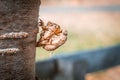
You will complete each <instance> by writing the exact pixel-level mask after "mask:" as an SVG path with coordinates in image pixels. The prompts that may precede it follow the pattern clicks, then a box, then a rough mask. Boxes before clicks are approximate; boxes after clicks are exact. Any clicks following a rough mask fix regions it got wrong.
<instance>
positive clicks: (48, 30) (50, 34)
mask: <svg viewBox="0 0 120 80" xmlns="http://www.w3.org/2000/svg"><path fill="white" fill-rule="evenodd" d="M40 21H41V22H40V25H41V26H40V27H41V28H42V31H41V33H40V39H39V41H38V42H37V46H38V47H43V48H44V49H45V50H47V51H53V50H55V49H57V48H58V47H60V46H61V45H63V44H64V43H65V42H66V40H67V31H66V30H64V29H61V27H60V26H59V25H58V24H56V23H53V22H48V23H47V25H46V26H45V25H43V24H44V23H43V21H42V20H40Z"/></svg>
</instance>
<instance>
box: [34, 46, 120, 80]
mask: <svg viewBox="0 0 120 80" xmlns="http://www.w3.org/2000/svg"><path fill="white" fill-rule="evenodd" d="M119 64H120V45H116V46H112V47H108V48H102V49H96V50H90V51H82V52H75V53H74V54H71V55H65V54H61V55H57V56H54V57H53V58H51V59H48V60H46V61H40V62H37V63H36V75H37V77H38V80H85V79H84V77H85V75H86V74H87V73H91V72H96V71H99V70H103V69H106V68H109V67H112V66H116V65H119Z"/></svg>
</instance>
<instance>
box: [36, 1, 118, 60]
mask: <svg viewBox="0 0 120 80" xmlns="http://www.w3.org/2000/svg"><path fill="white" fill-rule="evenodd" d="M39 18H40V19H42V20H43V21H45V23H47V22H48V21H52V22H55V23H57V24H59V25H60V26H61V27H63V28H65V29H67V31H68V40H67V42H66V43H65V44H64V45H63V46H61V47H60V48H58V49H57V50H55V51H52V52H49V51H45V50H44V49H42V48H37V54H36V61H38V60H44V59H47V58H50V57H52V56H54V55H56V54H61V53H65V54H71V53H74V51H81V50H88V49H93V48H102V47H107V46H111V45H116V44H119V43H120V0H41V6H40V13H39ZM38 38H39V35H38Z"/></svg>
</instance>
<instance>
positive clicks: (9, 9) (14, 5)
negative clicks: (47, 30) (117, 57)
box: [0, 0, 40, 80]
mask: <svg viewBox="0 0 120 80" xmlns="http://www.w3.org/2000/svg"><path fill="white" fill-rule="evenodd" d="M39 5H40V0H0V80H35V51H36V48H35V44H36V35H37V33H36V30H37V23H38V13H39Z"/></svg>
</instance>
